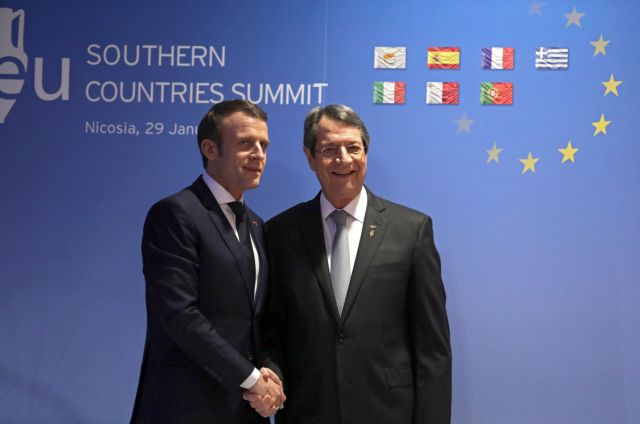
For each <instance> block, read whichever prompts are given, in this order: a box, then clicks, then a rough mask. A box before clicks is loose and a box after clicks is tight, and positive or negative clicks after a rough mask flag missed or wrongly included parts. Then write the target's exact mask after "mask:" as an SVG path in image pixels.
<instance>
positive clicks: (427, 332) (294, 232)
mask: <svg viewBox="0 0 640 424" xmlns="http://www.w3.org/2000/svg"><path fill="white" fill-rule="evenodd" d="M367 193H368V206H367V211H366V215H365V221H364V226H363V231H362V236H361V238H360V245H359V248H358V253H357V256H356V260H355V265H354V269H353V272H352V276H351V282H350V285H349V290H348V292H347V297H346V301H345V305H344V309H343V312H342V316H339V315H338V312H337V307H336V303H335V299H334V295H333V291H332V286H331V279H330V274H329V269H328V264H327V259H326V249H325V243H324V236H323V229H322V218H321V212H320V201H319V196H317V197H316V198H315V199H313V200H311V201H309V202H307V203H302V204H299V205H297V206H295V207H293V208H291V209H289V210H287V211H285V212H283V213H282V214H280V215H278V216H276V217H275V218H273V219H272V220H270V221H269V222H268V223H267V225H266V231H267V246H268V247H267V250H268V256H269V269H270V277H269V278H270V281H269V293H268V295H267V306H266V308H265V309H266V311H267V313H266V314H265V319H264V321H263V324H264V326H263V328H264V332H265V335H266V339H265V344H266V345H268V346H267V347H266V350H267V351H269V354H270V360H272V361H273V362H275V363H276V364H278V365H279V367H280V369H281V372H282V375H283V377H284V381H283V383H284V389H285V393H286V394H287V402H286V404H285V409H284V410H283V411H281V412H279V413H278V415H277V416H276V418H277V420H276V421H277V422H278V424H281V423H323V424H325V423H331V424H340V423H341V424H360V423H367V424H375V423H380V424H383V423H384V424H388V423H394V424H409V423H421V424H436V423H438V424H440V423H449V422H450V409H451V349H450V344H449V326H448V321H447V314H446V310H445V291H444V286H443V283H442V279H441V276H440V258H439V256H438V253H437V251H436V248H435V245H434V241H433V231H432V224H431V219H430V218H429V217H428V216H426V215H424V214H422V213H419V212H416V211H414V210H411V209H408V208H406V207H403V206H400V205H397V204H394V203H391V202H389V201H386V200H384V199H381V198H379V197H376V196H375V195H373V194H372V193H371V192H370V191H368V190H367ZM272 366H275V365H272Z"/></svg>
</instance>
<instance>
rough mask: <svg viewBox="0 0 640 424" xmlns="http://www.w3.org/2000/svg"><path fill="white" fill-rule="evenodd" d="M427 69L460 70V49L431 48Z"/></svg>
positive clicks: (428, 50) (428, 52)
mask: <svg viewBox="0 0 640 424" xmlns="http://www.w3.org/2000/svg"><path fill="white" fill-rule="evenodd" d="M427 67H428V68H429V69H460V47H429V48H428V49H427Z"/></svg>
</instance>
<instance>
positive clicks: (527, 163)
mask: <svg viewBox="0 0 640 424" xmlns="http://www.w3.org/2000/svg"><path fill="white" fill-rule="evenodd" d="M518 160H519V161H520V162H522V163H523V164H524V168H522V173H523V174H524V173H525V172H527V171H531V172H533V173H534V174H535V172H536V162H538V161H539V160H540V158H534V157H532V156H531V152H529V156H527V158H526V159H518Z"/></svg>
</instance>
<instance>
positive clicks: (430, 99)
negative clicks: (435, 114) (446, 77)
mask: <svg viewBox="0 0 640 424" xmlns="http://www.w3.org/2000/svg"><path fill="white" fill-rule="evenodd" d="M406 89H407V85H406V83H405V82H403V81H376V82H374V83H373V103H375V104H404V102H405V97H406V91H407V90H406ZM459 97H460V84H459V83H458V82H444V81H429V82H427V85H426V100H425V102H426V103H427V104H433V105H441V104H445V105H457V104H458V101H459ZM480 103H481V104H483V105H510V104H513V83H511V82H481V83H480Z"/></svg>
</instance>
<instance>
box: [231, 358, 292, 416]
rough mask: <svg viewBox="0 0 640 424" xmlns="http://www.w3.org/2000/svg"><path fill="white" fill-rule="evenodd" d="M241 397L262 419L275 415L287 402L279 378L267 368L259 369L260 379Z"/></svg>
mask: <svg viewBox="0 0 640 424" xmlns="http://www.w3.org/2000/svg"><path fill="white" fill-rule="evenodd" d="M242 397H243V398H244V400H246V401H248V402H249V404H250V405H251V407H252V408H253V409H255V410H256V412H257V413H258V414H260V415H262V416H263V417H270V416H271V415H273V414H275V413H276V412H277V411H278V409H282V408H283V406H282V405H283V404H284V401H285V400H287V397H286V396H285V395H284V391H283V390H282V382H281V381H280V378H279V377H278V375H277V374H276V373H275V372H273V371H272V370H271V369H269V368H261V369H260V378H259V379H258V381H257V382H256V384H254V385H253V386H252V387H251V388H250V389H249V390H247V391H246V392H245V393H244V395H242Z"/></svg>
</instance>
